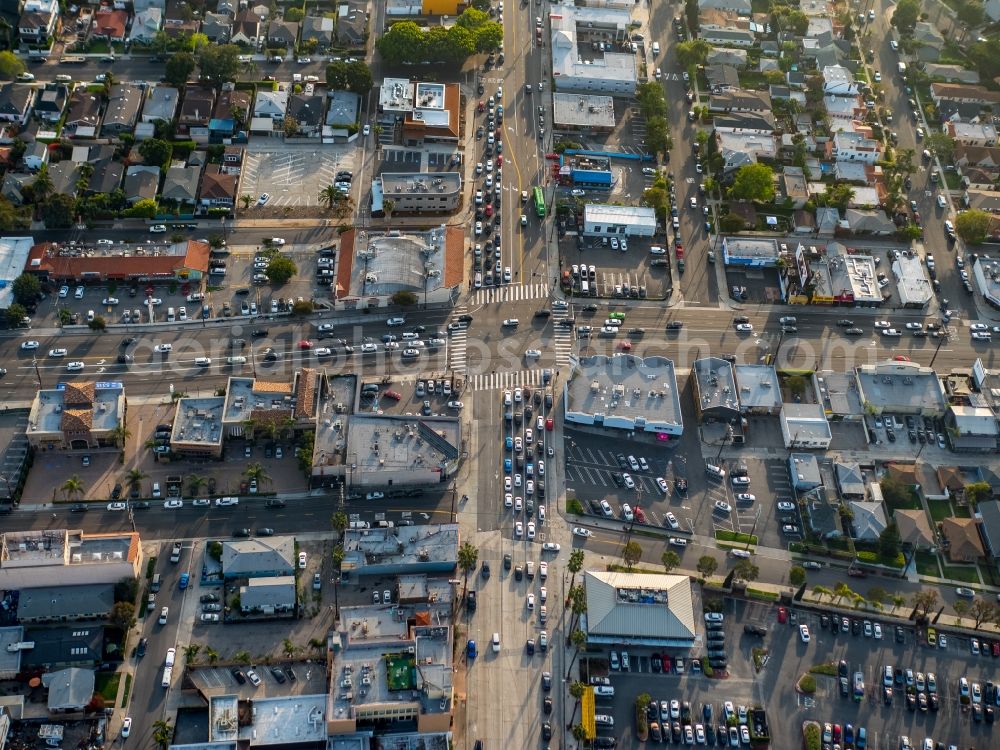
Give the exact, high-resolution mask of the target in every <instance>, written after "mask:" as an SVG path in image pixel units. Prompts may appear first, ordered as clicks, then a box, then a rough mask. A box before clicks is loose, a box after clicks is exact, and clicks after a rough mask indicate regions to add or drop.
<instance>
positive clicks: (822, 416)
mask: <svg viewBox="0 0 1000 750" xmlns="http://www.w3.org/2000/svg"><path fill="white" fill-rule="evenodd" d="M779 422H780V425H781V437H782V440H783V441H784V443H785V447H786V448H788V449H789V450H806V449H808V450H827V449H828V448H829V447H830V443H831V442H832V441H833V432H832V430H831V429H830V423H829V421H827V418H826V412H825V410H824V409H823V406H822V405H821V404H795V403H788V404H784V405H783V406H782V407H781V415H780V416H779Z"/></svg>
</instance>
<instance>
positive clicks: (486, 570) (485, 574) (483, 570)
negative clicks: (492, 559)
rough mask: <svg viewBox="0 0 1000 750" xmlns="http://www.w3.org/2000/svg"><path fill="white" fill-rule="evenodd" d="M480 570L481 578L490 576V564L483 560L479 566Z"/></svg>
mask: <svg viewBox="0 0 1000 750" xmlns="http://www.w3.org/2000/svg"><path fill="white" fill-rule="evenodd" d="M480 572H481V574H482V576H483V578H489V577H490V564H489V563H486V562H484V563H483V567H482V568H481V571H480Z"/></svg>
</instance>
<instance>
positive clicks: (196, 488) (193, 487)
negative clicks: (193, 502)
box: [187, 474, 208, 497]
mask: <svg viewBox="0 0 1000 750" xmlns="http://www.w3.org/2000/svg"><path fill="white" fill-rule="evenodd" d="M187 480H188V493H189V494H190V495H191V496H192V497H197V496H198V493H200V492H201V488H202V487H204V486H205V485H207V484H208V480H207V479H206V478H205V477H203V476H202V475H201V474H190V475H188V478H187Z"/></svg>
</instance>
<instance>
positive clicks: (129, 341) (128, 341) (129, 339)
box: [118, 336, 135, 346]
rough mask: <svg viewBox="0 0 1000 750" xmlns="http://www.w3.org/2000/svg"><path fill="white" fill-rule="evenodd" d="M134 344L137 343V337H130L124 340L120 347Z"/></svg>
mask: <svg viewBox="0 0 1000 750" xmlns="http://www.w3.org/2000/svg"><path fill="white" fill-rule="evenodd" d="M134 343H135V336H128V337H127V338H124V339H122V341H121V343H120V344H119V345H118V346H130V345H131V344H134Z"/></svg>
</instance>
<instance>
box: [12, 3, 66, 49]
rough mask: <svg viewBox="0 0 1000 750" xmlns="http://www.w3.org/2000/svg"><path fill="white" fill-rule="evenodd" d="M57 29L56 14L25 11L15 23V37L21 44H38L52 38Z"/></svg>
mask: <svg viewBox="0 0 1000 750" xmlns="http://www.w3.org/2000/svg"><path fill="white" fill-rule="evenodd" d="M58 27H59V15H58V13H46V12H39V11H33V10H26V11H24V12H23V13H21V17H20V18H19V19H18V21H17V35H18V37H20V39H21V41H22V42H25V43H28V44H39V43H43V42H45V40H46V39H49V38H51V37H52V36H54V35H55V33H56V31H57V29H58Z"/></svg>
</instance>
